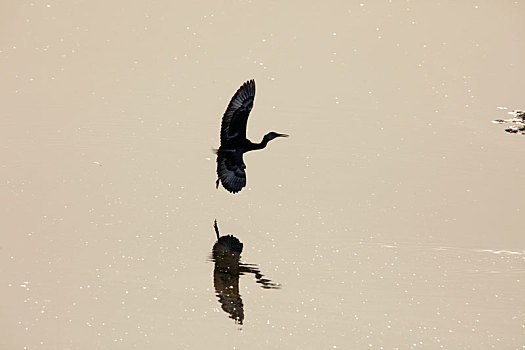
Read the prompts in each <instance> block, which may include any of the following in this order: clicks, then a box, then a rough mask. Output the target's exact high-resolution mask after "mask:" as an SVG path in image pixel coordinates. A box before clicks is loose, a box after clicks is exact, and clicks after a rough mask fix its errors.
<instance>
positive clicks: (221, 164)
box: [217, 150, 246, 193]
mask: <svg viewBox="0 0 525 350" xmlns="http://www.w3.org/2000/svg"><path fill="white" fill-rule="evenodd" d="M244 169H246V165H245V164H244V161H243V159H242V152H236V151H234V150H232V151H229V150H224V151H223V150H219V151H218V152H217V176H218V177H219V179H218V180H217V186H219V180H220V181H221V183H222V186H223V187H224V188H225V189H227V190H228V191H229V192H231V193H237V192H239V191H240V190H242V188H243V187H245V186H246V172H245V171H244Z"/></svg>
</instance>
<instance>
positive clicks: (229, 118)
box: [221, 79, 255, 144]
mask: <svg viewBox="0 0 525 350" xmlns="http://www.w3.org/2000/svg"><path fill="white" fill-rule="evenodd" d="M254 98H255V81H254V80H253V79H252V80H249V81H247V82H245V83H244V84H243V85H242V86H241V87H240V88H239V90H237V92H236V93H235V95H233V97H232V99H231V100H230V103H229V104H228V108H226V112H224V116H223V117H222V123H221V144H224V143H225V142H226V143H227V142H229V141H232V140H233V139H235V138H240V139H241V140H244V139H245V138H246V123H247V122H248V116H249V115H250V111H251V110H252V106H253V100H254Z"/></svg>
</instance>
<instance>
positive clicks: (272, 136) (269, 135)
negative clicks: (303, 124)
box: [264, 131, 288, 141]
mask: <svg viewBox="0 0 525 350" xmlns="http://www.w3.org/2000/svg"><path fill="white" fill-rule="evenodd" d="M277 137H288V135H286V134H280V133H278V132H275V131H271V132H269V133H267V134H266V135H264V139H265V140H267V141H270V140H273V139H275V138H277Z"/></svg>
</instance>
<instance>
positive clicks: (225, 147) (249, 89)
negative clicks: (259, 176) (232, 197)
mask: <svg viewBox="0 0 525 350" xmlns="http://www.w3.org/2000/svg"><path fill="white" fill-rule="evenodd" d="M254 99H255V80H253V79H251V80H248V81H247V82H245V83H244V84H242V85H241V87H240V88H239V89H238V90H237V92H236V93H235V95H233V97H232V99H231V100H230V103H229V104H228V108H226V112H224V115H223V117H222V122H221V146H220V147H219V149H218V150H216V151H215V153H216V154H217V176H218V179H217V182H216V183H215V187H216V188H219V182H221V183H222V186H223V187H224V188H225V189H226V190H228V191H229V192H231V193H237V192H239V191H240V190H242V189H243V187H245V186H246V171H245V169H246V164H244V160H243V155H244V153H246V152H250V151H255V150H259V149H263V148H265V147H266V145H267V144H268V142H270V141H271V140H273V139H275V138H277V137H288V135H286V134H281V133H278V132H275V131H272V132H269V133H267V134H266V135H264V137H263V139H262V141H261V142H260V143H253V142H251V141H250V140H248V139H247V138H246V124H247V123H248V116H249V115H250V111H251V110H252V107H253V101H254Z"/></svg>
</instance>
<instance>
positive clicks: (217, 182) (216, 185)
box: [215, 177, 221, 188]
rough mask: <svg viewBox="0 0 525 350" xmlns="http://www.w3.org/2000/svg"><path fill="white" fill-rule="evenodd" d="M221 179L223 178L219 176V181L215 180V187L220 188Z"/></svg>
mask: <svg viewBox="0 0 525 350" xmlns="http://www.w3.org/2000/svg"><path fill="white" fill-rule="evenodd" d="M220 179H221V178H220V177H219V178H217V181H215V188H219V180H220Z"/></svg>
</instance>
